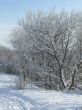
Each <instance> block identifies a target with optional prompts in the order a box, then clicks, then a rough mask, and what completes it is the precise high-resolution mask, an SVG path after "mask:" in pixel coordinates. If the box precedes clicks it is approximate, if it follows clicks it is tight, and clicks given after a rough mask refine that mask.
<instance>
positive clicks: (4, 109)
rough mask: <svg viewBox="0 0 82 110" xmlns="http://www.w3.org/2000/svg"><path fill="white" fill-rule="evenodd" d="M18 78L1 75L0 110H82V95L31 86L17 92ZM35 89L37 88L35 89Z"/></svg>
mask: <svg viewBox="0 0 82 110" xmlns="http://www.w3.org/2000/svg"><path fill="white" fill-rule="evenodd" d="M17 80H18V78H17V76H15V75H9V74H4V73H1V74H0V110H82V95H77V94H67V93H62V92H57V91H45V90H41V89H37V88H36V87H35V86H32V88H31V87H30V86H31V85H30V86H29V87H28V90H16V89H15V87H16V84H15V83H16V81H17ZM34 87H35V88H34Z"/></svg>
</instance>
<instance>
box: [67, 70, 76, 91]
mask: <svg viewBox="0 0 82 110" xmlns="http://www.w3.org/2000/svg"><path fill="white" fill-rule="evenodd" d="M75 74H76V69H75V70H74V71H73V74H72V79H71V84H70V85H69V87H68V90H70V89H71V88H72V87H74V84H75Z"/></svg>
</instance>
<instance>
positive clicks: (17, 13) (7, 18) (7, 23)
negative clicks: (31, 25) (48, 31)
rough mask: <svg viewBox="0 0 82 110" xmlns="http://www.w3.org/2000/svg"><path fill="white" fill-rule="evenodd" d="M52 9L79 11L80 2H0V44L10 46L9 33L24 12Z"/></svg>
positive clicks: (50, 0) (39, 0) (13, 0)
mask: <svg viewBox="0 0 82 110" xmlns="http://www.w3.org/2000/svg"><path fill="white" fill-rule="evenodd" d="M53 7H55V8H56V10H58V11H61V10H62V9H65V10H66V11H70V10H72V9H75V10H80V11H81V10H82V0H0V44H2V45H5V46H10V44H9V42H8V41H9V40H10V33H11V31H12V29H13V28H14V27H15V25H16V23H17V19H18V18H21V17H23V16H24V13H25V10H28V9H31V10H33V11H37V10H43V11H47V10H49V9H51V8H53Z"/></svg>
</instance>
